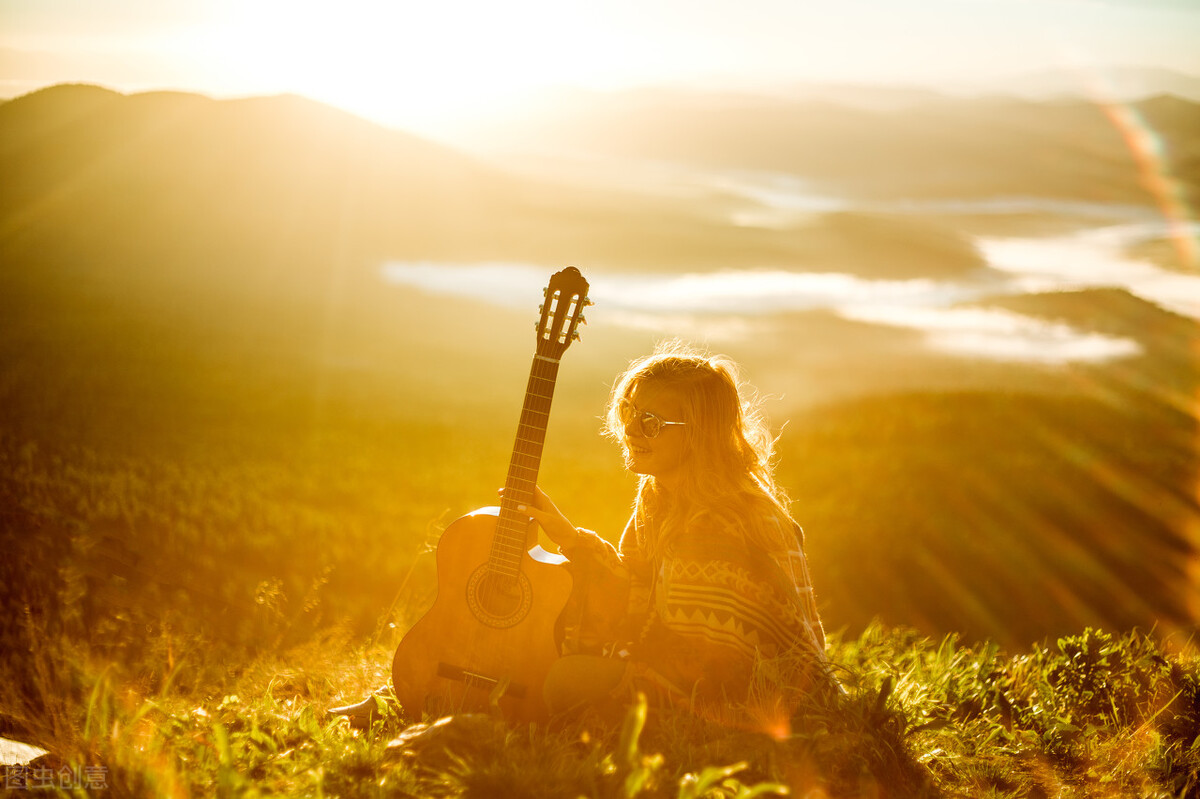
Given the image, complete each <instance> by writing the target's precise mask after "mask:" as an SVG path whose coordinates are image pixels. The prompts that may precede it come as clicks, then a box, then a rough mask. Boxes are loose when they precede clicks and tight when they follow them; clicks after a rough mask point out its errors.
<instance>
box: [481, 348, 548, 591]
mask: <svg viewBox="0 0 1200 799" xmlns="http://www.w3.org/2000/svg"><path fill="white" fill-rule="evenodd" d="M557 378H558V360H557V359H554V358H547V357H544V356H542V355H535V356H533V365H532V366H531V367H530V370H529V383H528V384H527V385H526V387H525V403H524V405H523V406H522V408H521V421H520V423H519V424H518V425H517V440H516V443H515V444H514V445H513V453H512V460H510V461H509V464H508V477H507V478H506V479H505V481H504V498H503V499H502V500H501V501H500V518H499V520H498V521H497V523H496V533H495V535H494V536H493V537H492V551H491V554H490V555H489V557H488V567H489V569H490V570H491V572H492V573H493V574H495V575H499V576H502V577H507V578H510V579H512V580H514V581H515V580H516V579H518V577H519V575H520V571H521V556H522V555H523V554H524V553H525V552H526V551H527V550H528V549H529V547H530V545H531V544H530V542H528V541H527V540H526V534H527V532H528V529H529V527H528V525H529V517H528V516H526V515H525V514H524V513H522V512H520V511H518V510H517V506H518V505H532V504H533V497H534V489H535V488H536V486H537V478H538V467H539V466H541V463H542V447H543V446H544V445H545V443H546V424H547V422H548V421H549V419H550V402H551V400H552V399H553V398H554V382H555V380H556V379H557Z"/></svg>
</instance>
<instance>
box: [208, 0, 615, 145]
mask: <svg viewBox="0 0 1200 799" xmlns="http://www.w3.org/2000/svg"><path fill="white" fill-rule="evenodd" d="M301 8H303V7H301ZM336 9H337V10H336V11H335V12H334V11H331V12H330V13H329V14H325V15H318V14H314V13H312V12H309V11H306V10H300V11H298V10H297V9H296V8H295V7H294V6H293V5H291V4H286V3H283V2H274V1H272V2H259V3H247V4H244V5H242V6H238V7H231V8H230V11H229V16H228V17H227V18H225V19H223V20H222V23H221V25H220V26H219V27H217V28H214V29H213V30H212V31H211V32H210V38H216V39H217V40H218V41H216V42H213V41H211V40H210V41H209V42H208V45H209V47H211V46H212V45H214V44H215V45H216V47H217V49H219V50H220V51H221V52H223V53H224V57H223V59H222V64H221V65H219V66H214V65H212V64H211V62H210V64H209V67H208V68H209V69H218V70H220V73H221V75H220V77H221V78H222V79H223V80H226V81H227V82H228V83H229V84H230V85H234V84H235V83H236V85H238V86H240V87H251V88H250V91H252V92H256V93H262V92H294V93H297V94H303V95H305V96H308V97H312V98H314V99H317V100H321V101H324V102H329V103H331V104H333V105H337V106H339V107H342V108H345V109H347V110H350V111H353V112H355V113H359V114H362V115H363V116H367V117H369V118H372V119H375V120H378V121H381V122H384V123H386V124H391V125H396V126H405V127H414V126H415V127H417V128H420V127H429V126H437V125H439V124H440V125H452V124H454V123H455V122H456V121H461V120H463V119H465V118H469V117H472V116H477V115H479V114H481V113H494V112H498V111H500V110H502V109H504V108H505V107H508V106H510V105H512V104H514V103H518V102H520V101H523V100H526V99H528V98H530V97H531V96H533V95H535V94H536V93H538V92H539V91H542V90H545V89H546V88H548V87H551V86H556V85H561V84H564V83H571V84H574V85H589V84H590V85H603V84H605V83H606V82H609V83H611V82H612V81H614V80H619V75H618V72H619V67H618V69H615V70H614V66H617V62H618V59H614V54H613V52H612V47H613V42H612V29H611V28H610V27H608V26H606V25H604V24H601V21H599V20H597V19H595V18H593V17H592V16H591V14H592V12H591V11H589V10H588V9H587V8H585V7H583V6H581V5H579V4H559V3H554V2H548V1H546V0H526V1H525V2H522V3H520V4H515V5H513V4H505V3H461V2H460V3H446V4H442V3H429V4H414V3H408V2H404V3H375V2H366V0H344V2H343V3H339V4H338V5H337V7H336ZM205 49H208V48H207V47H206V48H205Z"/></svg>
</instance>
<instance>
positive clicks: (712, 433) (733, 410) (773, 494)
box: [605, 341, 795, 557]
mask: <svg viewBox="0 0 1200 799" xmlns="http://www.w3.org/2000/svg"><path fill="white" fill-rule="evenodd" d="M650 382H652V383H653V384H654V385H655V386H662V387H664V388H671V389H674V390H675V391H676V392H677V394H678V396H679V398H680V400H681V402H682V413H683V418H681V419H672V420H670V421H677V422H684V423H685V426H684V427H681V428H679V430H680V431H681V432H682V434H683V435H684V436H685V439H684V442H685V444H684V446H685V458H686V461H685V467H684V469H683V470H682V475H681V480H680V484H679V486H678V487H677V488H676V489H675V490H674V491H672V492H671V493H670V494H669V495H668V494H667V493H666V492H664V491H663V489H662V488H661V487H660V486H658V485H657V483H656V481H655V480H654V478H653V477H651V476H649V475H642V476H641V479H640V480H639V483H638V493H637V499H636V501H635V504H634V520H635V523H636V525H637V528H638V535H639V536H640V537H642V542H641V543H642V544H643V546H645V547H646V548H647V550H648V551H649V554H650V555H651V556H652V557H653V556H661V555H662V554H663V552H664V550H665V549H666V548H667V547H668V546H669V545H670V544H671V542H672V541H673V540H674V539H675V537H676V536H678V534H679V533H680V532H681V531H682V530H683V529H684V528H686V527H687V526H688V525H689V524H690V523H692V522H694V521H697V520H698V519H700V518H701V517H708V519H707V520H706V522H707V523H708V524H715V525H718V526H720V527H722V528H725V529H730V530H740V531H741V532H742V534H743V535H744V536H746V538H747V540H748V541H750V542H751V543H753V544H756V545H757V546H759V547H760V548H762V549H764V550H766V551H768V552H779V551H784V550H786V549H792V548H794V547H795V538H794V536H793V535H792V526H793V525H794V523H793V522H792V519H791V515H790V514H789V513H788V510H787V508H788V505H789V504H790V502H789V500H788V498H787V494H786V492H785V491H784V490H783V488H782V487H781V486H780V485H779V484H778V483H777V482H776V481H775V474H774V451H775V437H774V436H773V435H772V434H771V432H770V429H769V428H768V427H767V423H766V419H765V418H764V417H763V414H762V408H761V399H760V398H759V396H758V394H757V393H756V392H754V391H753V390H752V389H750V388H749V387H748V386H746V385H745V384H744V383H743V382H742V381H741V379H740V377H739V375H738V368H737V365H736V364H735V363H734V362H733V361H731V360H729V359H728V358H725V357H723V356H708V355H705V354H702V353H700V352H698V351H696V350H693V349H691V348H690V347H687V346H686V345H683V344H681V343H679V342H675V341H672V342H667V343H664V344H660V345H659V346H658V347H656V348H655V350H654V352H653V354H651V355H648V356H646V357H644V358H640V359H638V360H636V361H634V362H633V363H631V364H630V366H629V368H628V369H626V370H625V372H624V373H623V374H622V375H621V376H620V377H619V378H617V381H616V383H615V384H614V386H613V390H612V396H611V397H610V399H609V405H608V411H607V414H606V419H605V422H606V423H605V433H606V434H607V435H608V436H609V437H611V438H614V439H616V440H617V441H618V442H620V441H622V440H623V439H624V437H625V436H624V431H625V426H624V424H623V423H622V422H621V416H620V413H619V405H620V402H621V400H624V399H629V397H630V396H631V395H632V394H633V392H634V390H635V389H636V388H637V387H638V386H639V385H642V384H644V383H650ZM789 539H790V540H789Z"/></svg>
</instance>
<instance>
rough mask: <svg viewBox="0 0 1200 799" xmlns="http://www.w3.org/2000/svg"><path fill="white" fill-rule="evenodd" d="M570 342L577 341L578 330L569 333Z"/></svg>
mask: <svg viewBox="0 0 1200 799" xmlns="http://www.w3.org/2000/svg"><path fill="white" fill-rule="evenodd" d="M571 341H579V331H578V330H573V331H571Z"/></svg>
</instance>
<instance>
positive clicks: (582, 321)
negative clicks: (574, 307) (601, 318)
mask: <svg viewBox="0 0 1200 799" xmlns="http://www.w3.org/2000/svg"><path fill="white" fill-rule="evenodd" d="M579 324H581V325H586V324H587V317H586V316H584V315H583V314H580V315H579Z"/></svg>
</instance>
